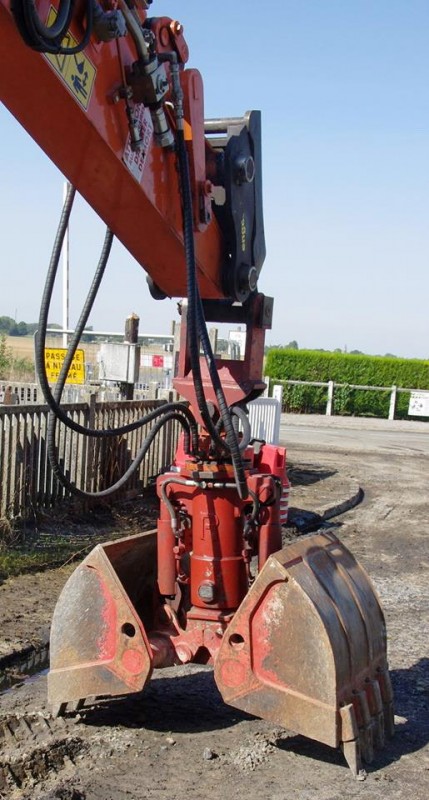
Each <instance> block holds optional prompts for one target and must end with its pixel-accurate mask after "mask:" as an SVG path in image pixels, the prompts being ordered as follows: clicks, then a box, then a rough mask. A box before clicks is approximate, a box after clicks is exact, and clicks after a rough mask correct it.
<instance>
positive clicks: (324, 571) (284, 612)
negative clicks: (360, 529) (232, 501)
mask: <svg viewBox="0 0 429 800" xmlns="http://www.w3.org/2000/svg"><path fill="white" fill-rule="evenodd" d="M215 680H216V683H217V686H218V688H219V690H220V692H221V694H222V697H223V699H224V700H225V702H226V703H228V704H230V705H232V706H235V707H236V708H240V709H242V710H243V711H246V712H249V713H251V714H254V715H255V716H257V717H261V718H263V719H266V720H269V721H271V722H273V723H276V724H279V725H282V726H283V727H285V728H287V729H288V730H291V731H294V732H295V733H299V734H303V735H304V736H308V737H309V738H311V739H315V740H317V741H319V742H322V743H325V744H327V745H329V746H331V747H339V746H341V747H342V749H343V751H344V755H345V757H346V760H347V762H348V764H349V766H350V768H351V770H352V772H353V773H354V774H358V773H359V772H360V771H361V768H362V764H361V758H363V759H364V760H365V761H366V762H371V761H372V759H373V753H374V747H382V746H383V743H384V736H385V733H386V734H387V735H392V734H393V696H392V689H391V684H390V678H389V674H388V671H387V659H386V631H385V622H384V617H383V613H382V611H381V608H380V604H379V602H378V599H377V596H376V594H375V591H374V589H373V587H372V585H371V583H370V581H369V579H368V576H367V575H366V573H365V572H364V570H363V569H362V567H360V566H359V564H358V563H357V562H356V560H355V558H354V557H353V556H352V555H351V553H350V552H349V551H348V550H347V549H346V548H345V547H344V545H343V544H342V543H341V542H340V541H339V540H338V539H337V538H336V537H335V536H334V535H332V534H331V533H320V534H316V535H310V536H307V537H303V538H301V539H299V540H298V541H297V542H294V543H293V544H291V545H289V546H287V547H285V548H284V549H283V550H281V551H279V552H278V553H275V554H274V555H272V556H270V558H269V559H268V561H267V562H266V564H265V565H264V567H263V569H262V570H261V572H260V574H259V576H258V578H257V579H256V581H255V583H254V584H253V586H252V587H251V589H250V591H249V592H248V594H247V596H246V598H245V599H244V601H243V603H242V604H241V606H240V607H239V609H238V611H237V612H236V614H235V616H234V618H233V620H232V622H231V623H230V625H229V627H228V629H227V631H226V634H225V636H224V638H223V641H222V645H221V648H220V651H219V654H218V657H217V659H216V663H215Z"/></svg>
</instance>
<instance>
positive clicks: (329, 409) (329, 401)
mask: <svg viewBox="0 0 429 800" xmlns="http://www.w3.org/2000/svg"><path fill="white" fill-rule="evenodd" d="M333 405H334V381H328V399H327V402H326V416H327V417H332V408H333Z"/></svg>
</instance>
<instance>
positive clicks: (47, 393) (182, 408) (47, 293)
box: [35, 185, 198, 452]
mask: <svg viewBox="0 0 429 800" xmlns="http://www.w3.org/2000/svg"><path fill="white" fill-rule="evenodd" d="M75 194H76V192H75V189H74V187H72V186H70V185H69V187H68V190H67V195H66V199H65V202H64V207H63V210H62V213H61V218H60V222H59V225H58V230H57V234H56V237H55V242H54V246H53V250H52V255H51V260H50V264H49V269H48V274H47V276H46V281H45V287H44V291H43V297H42V303H41V307H40V316H39V325H38V331H37V334H36V337H35V338H36V346H35V351H36V353H35V359H36V370H37V374H38V378H39V381H40V385H41V388H42V392H43V395H44V397H45V400H46V402H47V404H48V405H49V408H50V409H51V411H52V412H54V414H55V415H56V417H57V418H58V420H59V421H60V422H62V423H63V424H64V425H66V426H67V427H69V428H71V429H72V430H74V431H75V432H76V433H81V434H83V435H86V436H94V437H96V438H103V437H114V436H119V435H121V434H125V433H130V432H131V431H134V430H137V429H138V428H140V427H142V425H146V424H147V423H149V422H152V421H153V420H154V419H157V418H158V417H159V416H162V415H163V414H164V413H166V412H168V411H176V412H179V413H181V414H183V416H184V417H185V418H186V420H187V422H188V425H189V428H190V432H191V438H192V443H191V449H192V452H197V450H198V427H197V423H196V420H195V418H194V416H193V414H192V413H191V411H190V410H189V408H188V407H187V406H186V405H185V404H184V403H165V404H164V405H163V406H161V407H160V408H157V409H155V410H154V411H151V412H150V413H149V414H146V415H145V416H144V417H141V418H140V419H139V420H136V421H135V422H132V423H129V424H128V425H123V426H122V427H120V428H107V429H104V430H99V429H96V428H86V427H84V426H82V425H79V423H77V422H75V421H74V420H73V419H72V418H71V417H69V416H68V415H67V414H66V413H65V412H64V411H63V410H62V408H61V406H60V405H59V401H60V398H61V393H62V389H63V386H64V383H65V378H66V377H67V372H68V369H69V367H70V365H71V363H72V360H73V357H74V353H75V351H76V348H77V346H78V343H79V340H80V337H81V335H82V333H83V331H84V328H85V325H86V322H87V319H88V317H89V314H90V311H91V309H92V305H93V303H94V300H95V296H96V293H97V291H98V287H99V285H100V282H101V279H102V277H103V274H104V270H105V267H106V264H107V259H108V256H109V254H110V247H111V239H110V236H111V234H110V233H107V234H106V238H105V242H104V245H103V250H102V253H101V256H100V261H99V265H98V267H97V271H96V274H95V276H94V279H93V282H92V286H91V289H90V291H89V293H88V297H87V300H86V302H85V307H84V310H83V312H82V314H81V316H80V319H79V323H78V326H77V328H76V331H75V334H74V336H73V339H72V342H71V344H70V347H69V349H68V352H67V355H66V359H65V360H64V363H63V370H62V372H61V374H60V378H61V375H62V377H63V378H64V380H63V381H62V384H63V385H62V387H61V391H60V392H59V393H58V388H59V386H60V383H61V380H62V378H61V380H59V381H58V383H57V388H56V390H55V396H54V395H53V394H52V392H51V389H50V386H49V382H48V379H47V375H46V369H45V356H44V352H45V345H46V328H47V325H48V314H49V307H50V303H51V298H52V293H53V289H54V284H55V279H56V275H57V271H58V265H59V260H60V256H61V250H62V245H63V241H64V236H65V232H66V229H67V226H68V223H69V219H70V214H71V210H72V206H73V201H74V198H75ZM63 373H64V374H63Z"/></svg>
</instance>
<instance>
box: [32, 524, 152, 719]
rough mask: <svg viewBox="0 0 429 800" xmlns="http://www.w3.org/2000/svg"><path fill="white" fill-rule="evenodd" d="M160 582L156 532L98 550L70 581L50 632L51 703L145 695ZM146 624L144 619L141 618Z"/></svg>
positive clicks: (57, 706)
mask: <svg viewBox="0 0 429 800" xmlns="http://www.w3.org/2000/svg"><path fill="white" fill-rule="evenodd" d="M155 583H156V534H155V533H154V532H149V533H142V534H139V535H137V536H132V537H127V538H125V539H119V540H117V541H114V542H108V543H106V544H100V545H97V547H95V548H94V550H92V551H91V553H90V554H89V555H88V556H87V558H85V560H84V561H83V562H82V564H80V565H79V566H78V567H77V569H76V570H75V571H74V573H73V574H72V575H71V576H70V578H69V580H68V581H67V583H66V585H65V586H64V589H63V591H62V593H61V595H60V597H59V599H58V602H57V605H56V608H55V612H54V616H53V620H52V627H51V643H50V661H51V668H50V672H49V675H48V698H49V702H50V703H51V705H52V706H53V710H54V713H61V712H62V711H64V710H65V707H66V705H67V704H68V702H69V701H72V702H74V703H78V702H79V701H80V700H82V699H84V698H87V697H90V696H100V695H121V694H126V693H128V692H138V691H140V690H142V689H143V688H144V686H145V684H146V682H147V681H148V679H149V678H150V676H151V674H152V667H153V658H152V651H151V648H150V645H149V641H148V638H147V635H146V632H145V627H144V622H143V621H144V620H145V619H148V618H149V617H150V613H151V608H152V602H153V593H154V586H155ZM142 620H143V621H142Z"/></svg>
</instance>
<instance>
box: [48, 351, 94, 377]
mask: <svg viewBox="0 0 429 800" xmlns="http://www.w3.org/2000/svg"><path fill="white" fill-rule="evenodd" d="M66 353H67V350H66V348H65V347H45V369H46V375H47V377H48V381H49V383H56V382H57V380H58V377H59V374H60V369H61V367H62V365H63V361H64V359H65V357H66ZM66 383H85V353H84V351H83V350H76V352H75V354H74V358H73V361H72V364H71V367H70V369H69V372H68V375H67V380H66Z"/></svg>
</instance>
